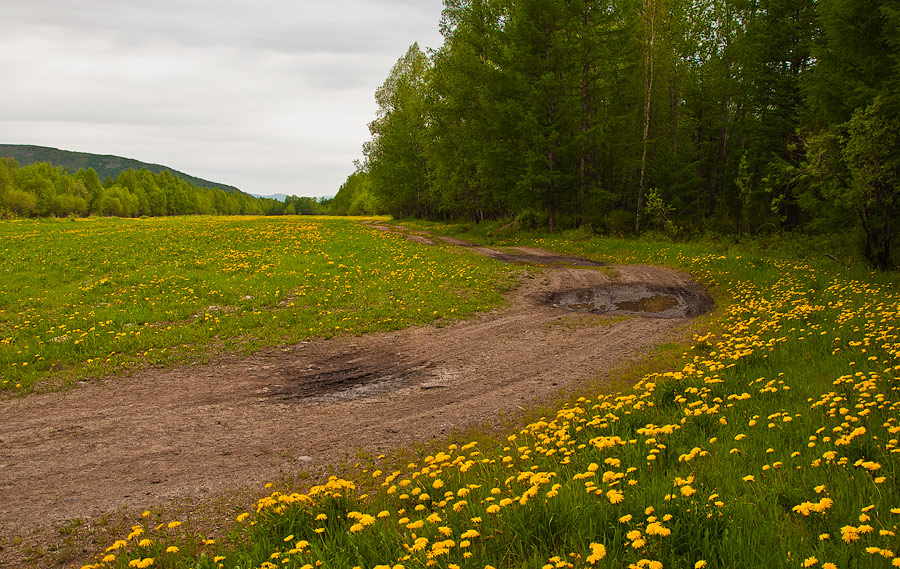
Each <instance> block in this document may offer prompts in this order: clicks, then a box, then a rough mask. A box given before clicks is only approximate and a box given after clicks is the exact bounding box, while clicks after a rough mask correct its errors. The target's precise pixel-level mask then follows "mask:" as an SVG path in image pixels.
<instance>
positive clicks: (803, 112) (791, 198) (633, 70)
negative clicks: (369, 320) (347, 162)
mask: <svg viewBox="0 0 900 569" xmlns="http://www.w3.org/2000/svg"><path fill="white" fill-rule="evenodd" d="M898 14H900V8H898V7H897V5H896V0H888V1H884V0H825V1H823V2H815V1H813V0H761V1H759V2H739V3H733V2H718V3H716V2H686V1H684V0H643V1H642V2H637V1H636V0H609V1H608V2H606V3H601V4H597V3H596V2H587V1H583V0H574V1H566V2H562V1H557V0H553V1H550V2H547V1H544V2H534V1H531V0H528V1H513V0H446V1H445V5H444V12H443V16H442V19H441V23H440V28H441V32H442V34H443V35H444V38H445V41H444V45H443V46H442V47H441V48H440V49H438V50H436V51H435V52H434V53H433V54H431V57H430V58H427V59H429V61H425V59H423V58H424V56H423V55H422V54H421V53H419V52H418V50H417V49H416V50H411V51H410V52H409V53H408V54H407V55H406V56H404V58H403V59H401V61H400V62H398V65H397V66H396V67H395V68H394V70H393V71H392V75H391V77H389V78H388V80H387V81H386V83H385V86H384V87H382V88H381V89H380V90H379V94H378V95H377V99H378V101H379V105H380V107H381V108H382V110H381V111H380V114H379V118H378V119H376V121H375V122H373V123H372V125H373V130H372V134H373V140H372V142H371V143H370V144H369V145H368V146H367V149H368V152H367V161H366V164H365V169H366V171H367V172H369V173H371V174H373V175H374V176H373V191H374V192H375V193H376V195H378V197H379V199H380V200H381V203H382V204H384V205H385V206H386V207H387V210H388V211H389V212H391V213H394V214H397V215H416V216H419V217H429V218H439V217H440V218H468V219H471V220H473V221H479V222H481V221H485V220H487V219H503V218H513V217H516V216H517V215H518V214H519V213H522V212H525V215H526V216H527V215H530V214H529V213H528V212H530V211H542V212H545V213H546V216H547V221H546V223H547V226H548V227H549V228H550V230H551V231H553V230H555V229H565V228H567V227H573V226H579V225H583V224H590V225H591V226H592V227H597V228H601V229H603V230H605V231H608V232H611V233H618V234H624V233H631V232H638V233H639V232H640V231H641V230H642V229H644V228H645V225H646V224H642V221H643V220H642V219H641V216H642V215H644V214H646V213H648V212H647V211H646V210H645V203H644V201H645V194H646V193H647V191H648V188H656V190H657V195H658V196H661V197H662V198H663V199H664V200H665V204H666V206H667V207H669V208H671V209H670V210H668V211H667V212H666V216H665V217H666V218H667V219H668V220H669V223H667V222H666V221H665V220H663V219H662V218H660V217H659V216H658V215H657V217H656V218H655V219H653V220H651V223H650V224H649V225H650V227H651V228H654V229H656V230H660V229H662V230H663V231H665V232H666V233H667V234H669V235H670V237H671V236H673V235H675V234H677V233H678V228H680V229H681V230H682V231H683V232H688V233H704V232H716V233H720V234H729V233H737V234H741V233H743V234H749V235H756V234H759V233H760V232H763V233H771V232H779V231H784V230H788V231H793V230H800V231H805V232H819V233H820V234H823V235H824V234H827V233H833V232H835V231H841V232H845V231H846V229H847V223H848V222H849V223H850V225H851V226H852V227H853V228H854V229H855V230H858V231H859V233H860V234H861V235H863V236H864V237H863V239H864V242H865V245H864V248H865V249H866V251H869V249H871V251H869V252H867V253H866V255H867V257H868V258H870V259H871V260H872V262H873V263H874V264H875V265H878V266H885V267H886V266H891V265H892V264H893V261H891V260H890V259H893V258H894V254H893V252H892V251H893V249H892V248H891V247H890V246H888V245H885V244H884V243H883V242H884V241H885V240H884V239H883V238H882V237H878V236H876V235H875V233H884V232H887V225H888V224H887V221H885V220H884V219H881V221H877V222H876V221H875V220H873V219H871V217H869V218H866V219H864V218H863V217H860V216H859V215H855V214H854V215H852V216H847V215H846V211H841V210H840V209H839V208H838V207H836V202H834V201H831V202H829V199H828V198H826V197H825V196H826V194H829V193H831V190H829V189H828V188H826V187H824V186H830V185H833V183H834V181H833V180H828V179H826V178H828V177H829V176H825V175H824V174H825V171H823V170H817V171H814V170H812V169H810V164H811V163H813V162H816V161H818V160H819V158H820V157H816V156H808V154H809V153H816V152H819V150H818V148H817V147H816V146H815V143H816V141H818V140H823V138H822V137H827V136H830V135H829V133H835V135H836V136H838V135H839V137H840V136H843V134H840V133H846V132H849V130H848V128H849V121H850V120H851V118H852V117H854V116H855V113H858V112H863V113H866V112H868V111H867V109H868V108H869V107H870V105H872V104H873V103H874V101H875V100H876V98H877V97H880V99H881V100H882V106H881V107H880V110H879V111H878V112H879V113H880V114H881V116H883V120H884V121H886V122H885V124H888V125H889V124H895V125H896V124H898V122H900V112H898V109H900V79H898V77H900V40H898V39H897V38H898V37H900V15H898ZM401 86H402V87H403V88H401ZM388 95H390V96H388ZM392 97H394V98H392ZM395 107H396V108H395ZM891 121H893V123H892V122H891ZM873 128H874V127H873ZM870 130H871V129H870ZM860 136H862V135H857V139H858V140H857V142H859V140H862V139H861V138H860ZM872 136H874V134H873V133H871V132H870V133H869V134H867V135H865V136H864V137H863V138H868V139H871V138H872ZM841 140H843V138H842V139H841ZM847 140H849V139H847ZM840 147H841V149H839V150H838V152H837V155H838V156H839V157H840V160H841V161H842V164H843V167H842V170H841V172H840V174H841V175H843V176H844V179H843V180H842V181H841V182H839V183H841V184H846V185H848V186H850V185H854V184H856V182H853V181H852V179H853V178H854V177H856V176H863V178H865V177H866V175H867V174H865V172H864V171H868V169H869V166H861V165H860V166H859V167H854V168H853V169H852V168H850V165H849V164H848V163H844V162H843V161H844V160H845V157H844V156H843V153H844V150H843V148H844V142H841V144H840ZM848 151H849V150H848ZM860 156H862V154H860ZM893 164H895V163H894V162H893V161H888V162H885V163H884V166H883V167H885V168H895V166H894V165H893ZM860 168H861V169H860ZM882 174H885V173H882ZM895 175H896V172H895V173H893V174H889V175H887V178H885V179H888V178H891V177H893V176H895ZM883 177H884V176H883ZM861 183H862V184H863V185H866V184H868V182H865V181H864V182H861ZM869 185H871V184H869ZM879 199H880V201H881V202H882V203H886V201H885V199H884V198H879ZM629 218H630V220H631V227H627V226H626V220H627V219H629ZM676 220H677V221H676ZM876 226H877V227H880V228H881V229H877V228H876ZM873 231H874V232H873ZM889 241H890V240H888V242H889Z"/></svg>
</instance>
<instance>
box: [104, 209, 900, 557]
mask: <svg viewBox="0 0 900 569" xmlns="http://www.w3.org/2000/svg"><path fill="white" fill-rule="evenodd" d="M432 227H434V226H432ZM493 239H495V243H497V244H499V245H537V246H543V247H547V248H551V249H557V250H560V251H565V252H567V253H576V254H585V255H588V256H591V257H593V258H596V259H599V260H602V261H607V262H610V263H632V262H641V263H655V264H666V265H670V266H674V267H680V268H682V269H684V270H687V271H690V272H691V273H693V274H694V275H695V276H696V278H697V279H698V280H700V281H701V282H703V283H705V284H706V285H707V286H709V287H711V288H712V289H713V291H714V292H715V295H716V298H717V300H718V302H719V310H718V312H717V313H716V315H714V317H712V318H709V319H707V320H705V321H704V322H703V326H704V327H705V329H704V330H698V331H697V333H695V335H694V338H693V342H692V343H691V344H690V345H686V346H684V347H683V349H681V350H673V348H674V347H673V346H666V347H665V349H664V350H663V351H664V352H665V353H666V357H667V358H669V357H670V356H671V355H672V354H673V353H674V354H675V356H676V357H675V358H674V363H673V365H672V366H671V368H670V369H668V370H662V371H648V372H647V373H646V374H644V375H643V376H642V377H640V378H639V380H638V381H637V383H636V384H635V385H633V386H626V387H624V388H622V389H621V390H611V389H603V388H597V389H595V390H594V391H593V392H590V393H585V394H583V396H582V397H578V398H577V399H574V400H572V401H571V402H570V403H565V404H561V405H560V406H559V407H558V408H556V409H554V410H553V411H552V412H548V413H547V414H546V415H545V416H543V417H538V418H536V419H535V420H530V421H529V422H528V424H524V425H521V426H520V427H518V428H514V429H510V431H509V432H508V433H507V434H506V436H505V437H504V438H500V439H499V440H497V439H493V438H491V437H490V436H487V435H485V436H483V437H482V436H479V435H477V434H475V435H473V437H472V438H473V439H474V440H471V442H469V439H467V440H462V441H458V442H456V443H454V444H448V445H447V446H445V447H444V448H442V449H429V450H425V449H422V450H420V451H414V452H413V453H412V454H411V455H408V456H411V457H412V458H407V460H408V462H407V460H403V461H401V460H399V459H397V458H392V457H379V458H378V459H373V460H372V461H370V462H368V463H365V464H361V465H360V466H359V468H358V469H357V470H351V471H346V472H341V473H340V474H341V477H337V476H336V477H333V478H332V479H331V480H329V482H328V483H326V484H323V485H320V486H314V487H312V488H309V489H303V488H295V487H285V488H274V489H273V490H277V491H274V492H273V493H272V494H271V495H270V496H269V497H267V498H265V499H262V500H260V501H259V502H258V503H257V504H256V505H255V507H252V508H248V510H247V512H246V514H242V515H240V516H237V519H234V520H222V526H223V527H227V528H229V529H227V530H225V531H223V532H222V534H221V535H219V536H217V537H216V539H215V542H214V543H211V542H209V541H204V540H203V536H200V535H197V534H196V533H195V530H192V529H191V528H187V529H185V527H184V526H178V527H171V528H170V527H169V526H168V525H167V524H168V520H165V519H162V518H156V519H151V518H153V516H152V515H151V516H148V517H147V518H144V519H142V520H139V521H137V523H136V524H135V526H134V528H133V530H134V531H133V532H132V535H130V536H125V535H123V536H122V541H121V542H118V543H116V544H111V545H110V549H109V550H108V551H107V552H106V553H105V554H101V555H99V556H98V557H97V559H96V560H95V566H97V567H128V566H141V565H144V566H149V565H148V564H149V563H150V561H149V560H152V563H153V565H152V566H153V567H171V568H188V567H191V568H194V567H200V568H216V567H228V568H232V567H234V568H241V569H247V568H250V567H254V568H256V567H266V568H270V569H271V568H274V567H292V568H301V569H302V568H307V569H311V568H313V567H317V566H322V567H363V568H366V569H373V568H376V567H381V568H384V567H396V566H397V565H400V566H402V567H439V568H442V569H455V568H456V567H477V568H479V569H481V568H484V567H498V568H499V567H504V568H505V567H523V568H526V567H527V568H542V569H547V568H562V567H589V566H596V567H615V568H622V567H628V568H632V567H664V568H666V569H669V568H685V567H687V568H690V567H695V568H696V567H704V566H705V567H723V568H724V567H761V566H765V567H805V566H808V567H823V568H829V569H830V568H835V567H836V568H840V569H850V568H859V569H863V568H878V567H884V568H888V567H896V566H898V565H900V562H898V561H897V559H898V557H897V555H900V539H898V531H900V530H898V525H900V484H898V480H897V474H898V470H900V460H898V458H900V442H898V438H900V435H898V434H900V381H898V375H900V340H898V324H897V323H898V320H900V319H898V314H900V296H898V292H897V284H898V279H897V275H896V274H880V273H873V272H870V271H867V270H865V269H863V268H862V267H860V266H850V267H843V266H839V265H836V264H834V263H832V262H830V261H827V260H820V259H808V258H800V257H796V256H791V255H784V254H782V255H778V254H772V253H770V252H766V251H762V250H760V249H759V248H757V247H755V246H750V247H740V246H730V247H728V248H727V249H725V248H722V249H721V250H710V246H709V244H672V243H662V242H652V241H623V240H614V239H601V238H594V239H590V240H584V241H578V242H571V241H567V240H565V239H563V238H560V237H548V236H530V235H522V234H518V235H514V236H513V237H512V238H511V239H508V240H505V241H502V242H497V241H496V237H493ZM678 354H680V355H678ZM301 491H302V492H304V493H300V492H301ZM423 494H425V495H426V497H423ZM143 539H146V540H148V541H145V542H142V541H141V540H143ZM176 549H177V551H176ZM167 550H168V551H167ZM104 556H108V557H106V560H105V561H104V560H103V559H104Z"/></svg>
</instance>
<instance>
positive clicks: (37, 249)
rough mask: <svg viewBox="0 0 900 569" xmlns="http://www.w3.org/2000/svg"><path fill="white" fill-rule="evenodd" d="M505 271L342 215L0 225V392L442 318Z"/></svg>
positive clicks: (489, 297) (484, 293) (486, 300)
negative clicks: (376, 228) (387, 232)
mask: <svg viewBox="0 0 900 569" xmlns="http://www.w3.org/2000/svg"><path fill="white" fill-rule="evenodd" d="M515 273H516V270H515V269H511V268H509V267H507V266H504V265H502V264H501V263H498V262H495V261H492V260H490V259H484V258H482V257H478V256H475V255H469V254H460V253H459V252H457V251H451V250H450V249H449V248H448V247H431V248H426V247H422V246H420V245H416V244H413V243H410V242H407V241H406V240H404V239H403V238H402V237H400V236H397V235H390V234H386V233H384V232H380V231H377V230H374V229H371V228H367V227H365V226H363V225H361V224H360V223H359V221H358V220H348V219H346V218H344V219H338V218H310V217H295V216H290V217H180V218H145V219H118V218H90V219H78V220H72V221H70V220H56V219H41V220H11V221H0V275H3V278H2V279H0V389H2V390H3V391H5V392H7V393H10V392H12V393H20V394H24V393H29V392H31V391H34V390H47V389H57V388H61V387H65V386H66V385H70V384H71V383H72V382H74V381H78V380H86V379H91V378H98V377H104V376H108V375H111V374H122V373H127V372H130V371H133V370H136V369H140V368H141V367H145V366H149V365H159V364H167V363H172V362H183V361H188V360H197V359H204V358H209V357H211V356H214V355H215V354H217V353H223V352H228V353H233V352H241V353H246V352H251V351H253V350H256V349H258V348H260V347H263V346H277V345H281V344H288V343H295V342H299V341H302V340H305V339H308V338H322V337H326V338H327V337H330V336H332V335H335V334H361V333H365V332H372V331H376V330H391V329H396V328H402V327H406V326H410V325H415V324H423V323H428V322H435V321H438V322H442V321H451V320H454V319H458V318H464V317H466V316H469V315H471V314H472V313H474V312H476V311H482V310H488V309H491V308H494V307H497V306H499V305H500V304H501V303H502V292H503V291H504V290H506V289H508V287H509V286H510V285H511V284H512V282H513V278H512V277H513V276H514V274H515Z"/></svg>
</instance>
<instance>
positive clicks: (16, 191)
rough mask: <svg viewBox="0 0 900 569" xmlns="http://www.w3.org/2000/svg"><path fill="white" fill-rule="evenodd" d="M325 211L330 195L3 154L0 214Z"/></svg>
mask: <svg viewBox="0 0 900 569" xmlns="http://www.w3.org/2000/svg"><path fill="white" fill-rule="evenodd" d="M324 213H328V200H316V199H315V198H307V197H299V198H298V197H293V196H292V197H288V198H287V199H286V201H285V202H280V201H278V200H274V199H268V198H256V197H253V196H250V195H247V194H244V193H240V192H227V191H224V190H221V189H218V188H198V187H195V186H194V185H193V184H191V183H190V182H187V181H185V180H183V179H181V178H179V177H178V176H176V175H174V174H172V173H171V172H169V171H168V170H163V171H162V172H160V173H158V174H154V173H153V172H151V171H150V170H147V169H145V168H142V169H140V170H134V169H129V170H124V171H122V172H121V173H120V174H119V175H118V176H116V177H115V178H110V177H107V178H106V180H104V181H102V182H101V181H100V177H99V176H98V175H97V172H95V171H94V169H93V168H87V169H82V170H78V171H76V172H74V173H68V172H67V171H66V170H65V169H63V168H59V167H55V166H53V165H51V164H50V163H48V162H38V163H35V164H31V165H28V166H21V167H20V166H19V165H18V164H17V163H16V161H15V160H13V159H11V158H0V218H2V217H6V216H19V217H49V216H56V217H68V216H87V215H99V216H116V217H139V216H151V217H152V216H165V215H194V214H200V215H285V214H288V215H290V214H307V215H308V214H324Z"/></svg>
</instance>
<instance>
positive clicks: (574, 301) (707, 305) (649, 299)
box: [547, 283, 715, 318]
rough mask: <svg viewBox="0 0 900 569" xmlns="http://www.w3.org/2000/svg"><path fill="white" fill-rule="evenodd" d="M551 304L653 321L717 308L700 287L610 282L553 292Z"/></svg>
mask: <svg viewBox="0 0 900 569" xmlns="http://www.w3.org/2000/svg"><path fill="white" fill-rule="evenodd" d="M547 304H550V305H551V306H553V307H555V308H561V309H563V310H572V311H575V312H589V313H592V314H624V315H638V316H644V317H649V318H693V317H695V316H699V315H701V314H704V313H706V312H709V311H711V310H712V309H713V308H714V307H715V303H714V302H713V299H712V298H711V297H710V296H709V294H707V293H706V291H704V290H703V289H701V288H700V287H671V286H658V285H651V284H635V283H627V284H619V283H609V284H603V285H600V286H593V287H586V288H578V289H573V290H565V291H561V292H557V293H553V294H551V295H550V296H549V298H548V299H547Z"/></svg>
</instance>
